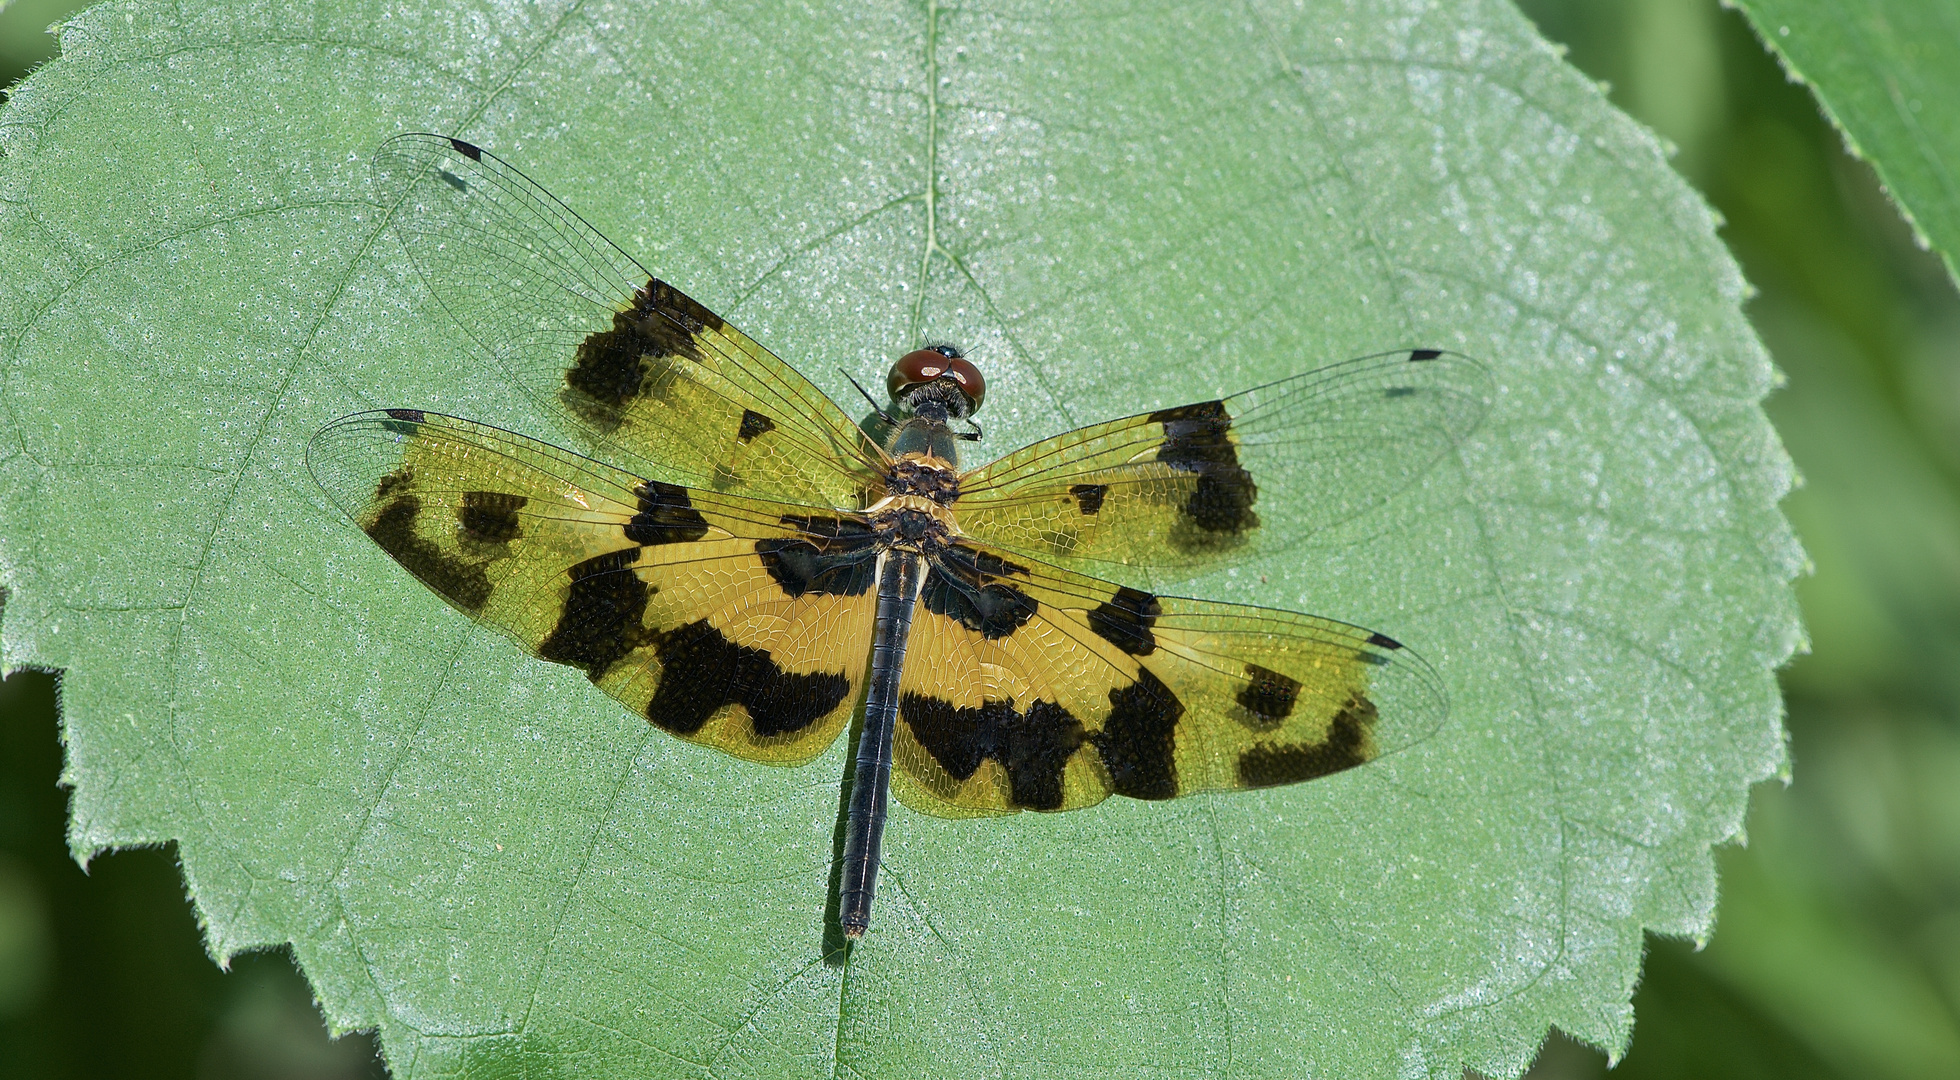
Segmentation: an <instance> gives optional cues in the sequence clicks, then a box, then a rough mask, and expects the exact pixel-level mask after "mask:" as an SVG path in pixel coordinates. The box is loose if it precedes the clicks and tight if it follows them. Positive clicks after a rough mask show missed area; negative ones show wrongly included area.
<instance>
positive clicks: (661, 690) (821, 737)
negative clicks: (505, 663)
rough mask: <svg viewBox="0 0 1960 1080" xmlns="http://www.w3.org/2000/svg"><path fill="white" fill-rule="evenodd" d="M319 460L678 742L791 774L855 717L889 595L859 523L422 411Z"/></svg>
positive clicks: (373, 534)
mask: <svg viewBox="0 0 1960 1080" xmlns="http://www.w3.org/2000/svg"><path fill="white" fill-rule="evenodd" d="M307 464H308V467H309V468H310V469H311V470H312V472H313V475H314V478H315V479H316V480H318V482H319V484H320V486H321V487H322V488H323V489H325V490H326V492H327V493H328V495H329V496H330V497H332V499H333V500H334V502H335V503H337V504H338V505H339V506H340V508H341V509H342V510H343V511H345V512H346V513H347V515H348V516H349V517H350V518H352V519H353V520H354V522H355V523H356V524H358V525H359V526H360V527H361V529H362V530H363V531H365V532H366V533H367V534H368V536H369V537H370V538H372V539H373V540H374V542H375V543H376V544H378V545H380V547H381V549H382V550H383V551H386V552H387V553H388V554H389V555H390V556H392V557H393V558H394V559H395V561H396V562H398V563H400V564H401V565H402V566H403V567H404V568H405V569H407V570H408V571H409V572H410V573H412V574H414V575H415V576H416V577H418V578H420V579H421V580H422V582H423V584H425V585H427V586H429V588H431V589H433V590H435V591H436V592H437V593H438V594H440V595H441V596H442V598H443V599H445V600H447V601H449V603H450V604H452V605H453V606H455V607H456V608H457V609H458V610H460V611H462V612H463V613H464V614H466V615H468V616H470V617H471V618H473V619H475V620H477V621H478V622H481V623H483V624H485V625H487V626H492V627H495V628H497V629H498V630H501V631H503V632H504V633H505V634H506V635H508V636H509V637H510V638H511V640H513V641H515V642H517V644H518V645H520V646H522V647H523V648H524V649H525V651H527V652H529V653H530V654H531V655H533V656H537V657H539V658H541V659H544V660H550V661H553V662H555V663H560V664H566V665H569V666H572V667H576V668H578V669H579V670H581V671H583V672H584V673H585V674H586V676H587V677H588V678H590V679H591V680H592V682H593V683H594V684H596V685H597V686H598V687H599V688H600V689H601V690H604V691H605V692H606V693H608V694H610V695H612V696H613V697H615V698H617V699H619V700H620V701H621V702H623V703H625V704H626V706H627V707H628V708H631V709H632V710H634V711H635V712H637V713H640V714H641V715H643V716H645V717H647V719H649V720H650V721H652V722H653V723H654V724H655V725H657V726H659V727H661V728H663V729H665V730H666V731H668V732H671V733H672V734H674V735H677V736H679V737H681V738H684V739H688V740H690V741H692V742H698V743H702V744H704V745H708V746H713V747H715V748H716V749H719V750H724V751H726V752H728V753H730V754H734V755H735V756H737V757H741V758H747V759H749V760H752V761H762V762H768V763H771V764H781V765H792V764H800V763H802V762H804V761H807V760H809V759H810V758H812V757H814V756H816V755H817V754H819V753H821V752H822V751H823V749H824V748H825V747H827V746H828V745H830V743H831V742H832V740H834V739H835V738H836V736H837V733H838V732H839V731H840V730H842V729H843V727H844V726H845V724H846V723H847V722H848V721H849V719H850V716H851V712H852V709H853V708H854V706H855V704H856V702H857V701H858V698H859V695H860V692H861V690H862V686H863V673H864V667H865V659H866V656H867V653H868V650H869V648H870V642H871V616H872V609H873V606H874V602H875V599H876V595H875V591H874V590H873V581H872V567H873V561H874V560H875V552H873V551H872V550H871V547H870V540H871V538H870V534H869V532H868V530H866V529H864V528H863V526H862V522H861V519H860V518H858V516H857V515H854V514H842V515H839V514H837V513H836V512H834V511H823V510H817V511H812V510H810V509H808V508H804V507H797V506H791V505H785V504H778V503H768V502H763V501H761V500H755V499H747V498H741V497H737V496H730V495H722V494H716V493H713V492H700V491H690V490H689V489H687V488H683V487H679V486H676V485H672V484H666V483H656V482H648V481H643V480H641V479H640V478H639V477H636V476H633V475H632V474H630V473H626V472H623V471H621V470H619V469H615V468H612V467H610V466H608V465H605V464H603V463H601V462H597V461H594V460H592V459H590V458H586V457H582V456H580V455H578V454H574V453H571V452H570V451H566V450H561V449H559V448H557V447H555V446H551V445H549V444H546V443H541V442H538V441H536V440H534V439H529V438H526V437H524V436H522V435H517V434H514V433H512V432H508V431H503V430H501V429H498V428H494V427H489V426H487V425H483V424H476V423H472V422H470V421H467V420H459V419H457V418H455V417H449V416H441V415H438V414H435V413H426V412H420V411H416V410H407V409H396V410H389V411H386V412H378V413H362V414H358V415H355V416H350V417H347V418H345V419H342V420H339V421H336V422H335V423H333V424H331V425H329V426H328V427H326V428H325V429H323V430H322V431H321V432H320V433H319V434H318V435H316V436H314V438H313V441H312V443H311V444H310V445H309V446H308V448H307Z"/></svg>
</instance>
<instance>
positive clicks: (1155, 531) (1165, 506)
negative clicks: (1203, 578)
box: [954, 349, 1490, 570]
mask: <svg viewBox="0 0 1960 1080" xmlns="http://www.w3.org/2000/svg"><path fill="white" fill-rule="evenodd" d="M1489 383H1490V380H1489V376H1488V375H1487V374H1486V373H1485V371H1484V369H1483V367H1482V366H1481V365H1479V364H1478V363H1477V362H1476V361H1474V360H1471V359H1469V358H1468V357H1464V356H1460V355H1457V354H1455V353H1448V352H1440V351H1437V350H1433V349H1418V350H1413V351H1410V350H1403V351H1400V352H1393V353H1382V354H1379V355H1376V356H1366V357H1362V358H1360V359H1357V360H1350V361H1347V362H1346V363H1342V364H1335V365H1332V366H1330V367H1325V368H1321V369H1320V370H1318V371H1311V372H1307V373H1305V374H1303V375H1297V376H1294V377H1293V378H1290V379H1282V380H1280V381H1279V382H1275V383H1269V384H1267V385H1265V386H1261V387H1258V388H1256V389H1252V390H1248V391H1245V392H1244V393H1241V394H1236V395H1234V396H1232V397H1228V398H1223V399H1221V400H1217V401H1204V402H1199V403H1197V404H1194V405H1184V406H1180V407H1178V408H1173V409H1160V410H1158V411H1156V412H1151V413H1143V414H1140V415H1137V416H1131V417H1126V418H1124V419H1121V420H1112V421H1109V422H1108V423H1103V424H1095V425H1091V426H1089V427H1085V428H1080V429H1078V430H1075V431H1071V432H1068V433H1066V434H1063V435H1057V436H1055V437H1054V438H1052V439H1047V440H1044V441H1042V442H1038V443H1034V444H1032V445H1030V446H1027V447H1025V448H1023V449H1021V450H1017V451H1015V452H1014V453H1012V454H1009V455H1007V456H1006V457H1004V458H1001V459H1000V460H998V461H995V462H994V463H992V464H990V465H986V466H983V467H981V468H979V469H975V470H973V471H972V472H969V473H967V474H965V475H963V476H962V477H961V478H960V499H959V501H958V502H957V503H956V504H954V510H955V512H956V513H957V514H958V515H959V522H960V527H961V528H962V529H964V530H965V531H966V532H967V533H968V534H969V535H971V536H974V537H976V538H979V539H981V540H984V541H986V542H988V543H991V544H995V545H997V546H999V547H1002V548H1006V549H1008V550H1010V551H1014V552H1018V553H1020V554H1023V555H1028V556H1031V557H1034V558H1038V559H1043V560H1048V561H1054V562H1060V563H1062V564H1063V565H1068V566H1075V567H1077V568H1081V569H1091V570H1093V569H1096V568H1097V567H1098V565H1099V564H1111V563H1114V564H1127V565H1136V566H1155V567H1168V568H1175V567H1196V566H1198V565H1201V564H1204V563H1206V562H1210V561H1213V560H1214V559H1216V558H1217V557H1218V556H1220V555H1225V554H1231V555H1235V556H1243V555H1246V554H1250V553H1251V552H1252V551H1253V550H1255V549H1271V548H1275V547H1281V546H1284V545H1285V544H1288V543H1294V542H1298V541H1300V540H1304V539H1306V538H1307V537H1309V536H1312V535H1313V534H1314V533H1315V532H1317V531H1319V530H1321V529H1324V528H1327V527H1328V526H1330V525H1335V524H1338V523H1340V522H1343V521H1347V520H1349V519H1351V518H1353V517H1356V516H1358V515H1360V514H1362V513H1364V512H1366V511H1367V510H1369V509H1370V508H1372V507H1374V506H1377V505H1379V504H1381V503H1382V502H1385V501H1387V500H1388V499H1389V498H1391V497H1393V496H1394V495H1395V494H1396V493H1397V492H1400V491H1402V490H1403V489H1404V488H1406V487H1408V486H1409V485H1410V484H1412V483H1414V482H1415V481H1416V479H1417V478H1419V477H1420V476H1421V475H1422V474H1423V473H1424V472H1426V471H1428V470H1429V469H1430V468H1431V467H1432V466H1434V465H1435V464H1436V463H1437V462H1438V461H1440V460H1441V459H1442V458H1444V457H1445V456H1446V455H1448V454H1449V453H1450V452H1451V451H1452V450H1453V449H1454V448H1455V447H1456V445H1457V444H1458V443H1459V442H1460V441H1461V440H1462V439H1463V437H1464V436H1465V435H1467V434H1469V433H1470V431H1471V430H1472V429H1474V428H1475V427H1476V426H1477V424H1478V422H1479V421H1480V420H1481V419H1482V418H1483V414H1484V410H1485V408H1486V404H1487V401H1486V399H1487V398H1488V396H1489V393H1490V387H1489ZM1282 494H1283V495H1284V497H1285V499H1286V506H1287V512H1288V513H1287V518H1286V521H1285V525H1284V529H1283V531H1280V530H1275V529H1273V528H1270V527H1267V526H1265V525H1264V524H1263V523H1262V521H1261V511H1262V509H1264V508H1266V507H1269V506H1271V505H1272V504H1273V503H1274V502H1275V501H1276V500H1275V499H1274V498H1273V496H1275V495H1282ZM1275 532H1279V535H1278V536H1274V535H1272V534H1274V533H1275Z"/></svg>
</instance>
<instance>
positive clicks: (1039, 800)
mask: <svg viewBox="0 0 1960 1080" xmlns="http://www.w3.org/2000/svg"><path fill="white" fill-rule="evenodd" d="M1446 711H1447V710H1446V703H1445V699H1444V695H1443V691H1442V686H1441V684H1440V682H1439V681H1438V680H1437V678H1436V676H1435V673H1434V672H1433V671H1432V670H1431V669H1430V668H1429V666H1428V665H1427V664H1426V663H1424V662H1423V661H1422V660H1421V659H1420V658H1419V657H1417V656H1416V655H1415V654H1414V653H1412V652H1411V651H1409V650H1408V649H1406V648H1404V647H1403V646H1402V645H1401V644H1399V643H1398V642H1396V641H1394V640H1393V639H1391V638H1389V637H1387V636H1385V635H1382V634H1379V633H1375V632H1373V631H1370V630H1366V629H1363V628H1360V627H1356V626H1350V625H1348V624H1345V623H1339V622H1335V621H1333V620H1331V619H1321V618H1316V617H1314V616H1310V615H1301V614H1296V613H1294V612H1288V611H1278V610H1274V609H1270V608H1259V607H1250V606H1246V605H1240V604H1225V603H1216V602H1211V601H1205V600H1192V599H1187V598H1184V597H1174V596H1157V595H1153V594H1151V593H1146V592H1142V591H1140V590H1136V589H1131V588H1126V587H1123V586H1118V585H1114V584H1111V583H1109V582H1105V581H1099V580H1096V579H1094V578H1089V577H1085V576H1082V575H1079V574H1075V573H1071V572H1068V571H1064V570H1059V569H1056V568H1052V567H1044V566H1040V565H1038V564H1033V563H1032V562H1031V561H1017V560H1016V559H1015V557H1014V556H1013V555H1011V554H1008V553H1005V552H1001V551H999V550H997V549H994V548H991V547H989V546H986V545H982V544H979V543H975V542H970V541H957V542H955V544H954V545H953V547H952V548H951V549H950V551H949V552H948V553H947V554H946V555H944V556H941V557H939V558H938V559H936V560H934V562H933V564H932V566H931V569H930V570H929V572H928V575H927V578H926V581H925V585H924V588H923V590H922V592H921V595H920V606H919V610H918V611H917V612H916V614H915V617H914V622H913V627H912V637H911V644H910V646H909V648H908V650H907V654H906V662H905V671H904V675H903V678H902V680H901V682H900V689H899V718H898V724H897V731H896V735H895V744H894V769H893V773H892V785H893V791H894V792H895V793H896V794H897V795H898V797H899V799H900V800H901V801H903V802H904V803H905V804H906V805H908V806H910V807H912V808H913V809H915V810H920V811H923V812H925V813H929V814H935V815H939V816H947V817H962V816H971V815H978V814H997V813H1009V812H1013V811H1016V810H1072V809H1076V808H1079V807H1083V806H1090V805H1093V804H1095V803H1098V802H1101V801H1102V800H1103V799H1104V798H1106V797H1108V796H1109V795H1112V794H1115V795H1127V796H1130V797H1132V798H1138V799H1168V798H1172V797H1175V796H1180V795H1189V794H1193V793H1195V792H1201V791H1229V790H1239V789H1246V788H1261V787H1272V786H1275V785H1280V784H1291V783H1297V782H1300V781H1304V780H1311V779H1315V778H1316V777H1320V776H1326V775H1328V774H1330V773H1335V772H1340V771H1342V770H1344V769H1348V768H1352V767H1353V766H1356V765H1360V764H1363V763H1364V762H1367V761H1371V760H1373V759H1374V758H1376V757H1378V756H1380V755H1381V754H1382V753H1384V752H1387V751H1390V750H1393V749H1396V748H1399V747H1402V746H1406V745H1409V744H1411V743H1413V742H1416V741H1418V740H1420V739H1422V738H1423V737H1425V736H1427V735H1428V734H1429V733H1430V732H1431V731H1433V730H1434V729H1435V728H1436V727H1437V726H1438V725H1439V724H1440V723H1441V722H1442V719H1443V716H1444V715H1445V713H1446Z"/></svg>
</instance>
